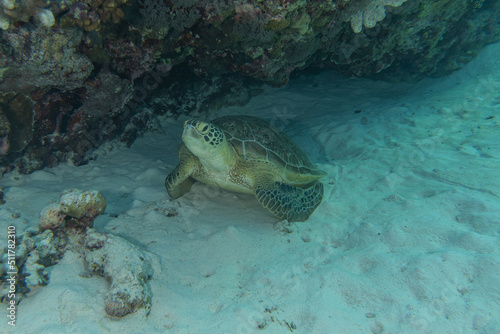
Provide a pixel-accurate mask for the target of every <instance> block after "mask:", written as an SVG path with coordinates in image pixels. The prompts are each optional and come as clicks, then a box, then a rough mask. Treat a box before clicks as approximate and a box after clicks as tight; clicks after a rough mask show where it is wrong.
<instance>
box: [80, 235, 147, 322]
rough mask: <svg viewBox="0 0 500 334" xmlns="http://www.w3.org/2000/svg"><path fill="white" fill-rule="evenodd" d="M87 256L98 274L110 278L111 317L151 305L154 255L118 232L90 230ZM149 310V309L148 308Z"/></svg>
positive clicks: (108, 308) (108, 310) (108, 303)
mask: <svg viewBox="0 0 500 334" xmlns="http://www.w3.org/2000/svg"><path fill="white" fill-rule="evenodd" d="M85 246H86V247H87V249H89V251H88V252H87V254H86V256H85V261H86V262H87V263H88V267H89V268H90V270H91V271H92V272H94V273H97V274H99V275H102V276H104V277H106V278H107V279H109V280H110V282H111V287H110V291H109V293H108V294H107V295H106V297H105V307H104V310H105V311H106V313H107V314H108V315H110V316H114V317H123V316H125V315H127V314H129V313H132V312H135V311H136V310H137V309H138V308H145V309H146V310H147V311H148V310H149V309H150V308H151V298H152V294H151V290H150V289H149V287H148V285H147V281H148V280H149V279H150V278H151V276H152V274H153V269H152V267H151V261H152V259H151V257H150V255H149V254H148V253H147V252H145V251H142V250H141V249H139V248H138V247H137V246H135V245H133V244H131V243H130V242H128V241H127V240H125V239H123V238H120V237H118V236H115V235H104V234H100V233H97V232H95V231H94V230H92V229H89V230H88V231H87V234H86V236H85ZM148 313H149V311H148Z"/></svg>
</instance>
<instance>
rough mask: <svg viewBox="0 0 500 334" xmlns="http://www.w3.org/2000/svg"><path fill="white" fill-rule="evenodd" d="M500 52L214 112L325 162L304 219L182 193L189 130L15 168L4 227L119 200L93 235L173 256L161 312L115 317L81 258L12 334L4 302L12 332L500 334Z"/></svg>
mask: <svg viewBox="0 0 500 334" xmlns="http://www.w3.org/2000/svg"><path fill="white" fill-rule="evenodd" d="M498 54H500V44H497V45H494V46H490V47H488V48H487V49H485V50H484V52H483V53H482V54H481V55H480V57H479V58H478V59H476V60H475V61H474V62H473V63H471V64H469V65H468V66H467V67H466V68H465V69H464V70H462V71H460V72H457V73H455V74H453V75H451V76H449V77H447V78H441V79H433V80H425V81H423V82H420V83H418V84H416V85H413V84H404V85H402V84H399V85H396V84H388V83H383V82H373V81H369V80H357V79H356V80H355V79H345V78H342V77H339V76H337V75H334V74H332V73H330V72H329V73H324V74H321V75H318V76H309V77H303V78H300V79H295V80H293V81H292V82H291V83H290V84H289V85H288V86H286V87H284V88H281V89H271V88H268V89H267V90H266V91H265V93H264V94H263V95H260V96H258V97H256V98H254V99H253V100H252V101H251V102H250V103H249V104H248V105H247V106H245V107H239V108H227V109H224V110H222V111H220V112H219V113H218V115H213V116H214V117H215V116H221V115H225V114H253V115H256V116H262V117H266V118H268V119H271V121H272V122H273V123H274V125H276V126H278V127H281V128H282V129H283V130H284V131H285V132H287V133H288V134H289V135H290V136H291V137H292V138H293V139H295V140H296V141H298V142H300V143H301V146H302V147H304V148H305V149H306V150H307V151H308V152H309V153H310V155H311V157H312V159H313V160H314V161H317V162H319V163H321V164H323V168H324V169H325V170H327V171H328V172H329V176H328V177H326V178H325V179H324V182H325V185H327V187H326V190H325V198H324V202H323V203H322V205H321V206H320V207H319V208H318V210H317V211H316V212H315V213H314V215H313V216H312V217H311V218H310V219H309V220H308V221H307V222H305V223H297V224H291V225H290V226H288V227H286V226H284V225H283V224H278V223H277V219H275V218H274V217H272V216H271V215H269V214H268V213H267V212H266V211H265V210H264V209H262V208H261V206H260V205H259V204H258V203H257V202H256V200H255V199H254V198H252V197H251V196H245V195H239V194H234V193H230V192H227V191H223V190H214V189H212V188H209V187H207V186H204V185H199V184H195V185H194V186H193V188H192V190H191V192H190V193H188V194H187V195H186V196H184V197H183V198H181V199H179V200H176V201H172V200H170V199H169V198H168V195H167V194H166V191H165V189H164V178H165V176H166V175H167V174H168V172H169V171H170V170H171V169H172V168H173V167H175V165H176V164H177V157H176V147H177V145H178V143H180V133H181V128H182V122H183V121H184V119H179V120H178V121H173V120H170V121H169V122H166V123H165V124H162V126H163V130H164V133H161V134H148V135H146V136H144V138H142V139H139V140H137V141H136V142H135V143H134V144H133V146H132V147H131V148H130V149H126V148H116V149H114V150H111V151H108V152H107V154H105V155H104V154H103V153H105V152H106V150H105V149H100V151H101V155H100V156H99V157H98V159H97V160H95V161H92V162H90V163H89V164H88V165H85V166H80V167H73V166H70V165H67V164H62V165H60V166H58V167H56V168H52V169H46V170H43V171H38V172H35V173H33V174H32V175H18V174H16V173H10V174H7V175H5V176H4V178H3V179H1V180H0V182H1V184H2V185H3V186H4V187H5V191H6V194H5V199H6V201H7V203H6V204H4V205H2V206H0V219H1V220H2V226H5V224H14V225H16V226H17V228H18V230H24V229H25V228H27V227H28V226H36V225H37V223H38V214H39V213H40V211H41V210H42V209H43V208H44V207H46V206H47V205H48V204H49V203H51V202H54V201H57V200H58V198H59V195H60V193H61V192H62V191H63V190H65V189H68V188H72V187H78V188H79V189H82V190H88V189H97V190H100V191H101V192H102V194H103V195H104V196H105V198H106V200H107V201H108V207H107V209H106V212H107V214H105V215H103V216H101V217H99V218H98V219H97V220H96V222H95V227H96V229H97V230H98V231H99V232H105V233H113V234H117V235H119V236H122V237H124V238H126V239H128V240H129V241H131V242H133V243H134V244H136V245H139V246H141V247H143V248H145V249H147V250H148V251H150V252H152V253H154V254H156V255H157V257H158V259H159V262H157V263H155V264H154V265H153V266H154V270H155V273H154V277H153V279H152V280H151V281H149V284H150V287H151V289H152V292H153V302H152V308H151V313H150V314H149V316H147V317H146V316H145V315H144V313H143V312H137V313H135V314H132V315H128V316H126V317H124V318H123V319H121V320H114V319H111V318H109V317H106V316H105V313H104V304H103V299H104V295H105V293H106V291H107V289H108V287H109V284H108V283H107V282H106V280H105V279H104V278H101V277H98V276H93V277H92V278H83V277H80V276H79V275H78V274H79V273H81V272H82V271H83V267H82V262H81V259H80V258H79V257H78V256H77V254H76V253H73V252H67V253H66V255H65V257H64V258H63V259H62V260H61V261H60V263H59V264H57V265H55V266H53V267H50V268H49V272H50V275H51V276H50V283H49V284H48V285H47V286H45V287H43V288H42V289H39V290H37V291H34V292H33V293H32V296H30V297H29V298H26V299H24V300H23V301H22V302H21V303H20V305H19V309H18V319H17V326H16V328H15V330H14V329H13V328H11V327H10V326H8V325H7V320H6V316H5V315H6V310H5V307H4V306H5V304H3V305H2V308H1V311H0V319H1V321H0V332H1V333H5V332H7V333H9V332H12V333H14V332H15V333H51V334H52V333H70V332H71V333H118V332H120V333H162V332H167V333H257V332H258V333H261V332H262V333H290V332H291V330H290V329H289V327H288V326H290V327H296V329H295V330H294V333H382V332H383V333H500V322H499V319H500V305H499V303H500V254H499V245H500V242H499V223H500V159H499V158H500V145H499V142H500V127H499V120H500V119H499V117H500V116H499V111H500V60H499V58H498ZM356 110H361V112H359V113H355V111H356ZM490 116H495V117H494V118H491V119H488V118H489V117H490ZM169 208H174V209H175V210H176V211H177V212H178V215H177V216H175V217H167V214H168V210H167V209H169ZM12 213H19V215H20V218H16V219H14V218H11V215H12ZM115 215H117V217H114V216H115ZM2 228H3V229H6V227H2ZM286 229H288V230H289V231H290V232H291V233H287V232H285V230H286ZM1 235H2V240H0V246H2V247H4V246H5V244H6V238H5V237H4V236H5V233H4V231H2V233H1ZM259 325H260V326H262V327H264V328H263V329H259V328H258V326H259ZM167 330H168V331H167Z"/></svg>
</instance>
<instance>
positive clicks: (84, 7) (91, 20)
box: [60, 0, 130, 31]
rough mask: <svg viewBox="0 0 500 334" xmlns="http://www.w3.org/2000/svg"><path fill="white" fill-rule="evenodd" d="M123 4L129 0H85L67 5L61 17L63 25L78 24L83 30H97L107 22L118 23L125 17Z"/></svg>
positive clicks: (128, 2)
mask: <svg viewBox="0 0 500 334" xmlns="http://www.w3.org/2000/svg"><path fill="white" fill-rule="evenodd" d="M124 6H130V1H129V0H86V1H75V2H73V3H72V4H70V5H69V10H68V12H67V13H66V14H65V15H64V16H63V17H62V18H61V20H60V24H61V26H63V27H70V26H78V27H80V28H83V29H84V30H85V31H99V30H101V29H102V28H103V25H104V24H106V23H109V22H112V23H114V24H117V23H119V22H120V21H121V20H123V19H124V18H125V12H124V11H123V7H124Z"/></svg>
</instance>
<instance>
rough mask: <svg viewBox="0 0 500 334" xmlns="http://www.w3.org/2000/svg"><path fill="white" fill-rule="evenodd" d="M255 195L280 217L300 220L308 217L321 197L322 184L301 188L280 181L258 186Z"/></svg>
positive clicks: (295, 220) (290, 220)
mask: <svg viewBox="0 0 500 334" xmlns="http://www.w3.org/2000/svg"><path fill="white" fill-rule="evenodd" d="M255 196H256V197H257V200H258V201H259V203H260V204H262V205H263V206H264V207H265V208H267V209H268V210H269V211H270V212H271V213H273V214H274V215H275V216H277V217H278V218H280V219H287V220H288V221H289V222H302V221H305V220H307V219H308V218H309V216H310V215H311V214H312V213H313V212H314V210H315V209H316V208H317V207H318V205H319V204H320V203H321V200H322V199H323V184H322V183H320V182H318V183H316V184H314V185H313V186H311V187H310V188H307V189H303V188H299V187H294V186H290V185H287V184H284V183H280V182H274V183H272V184H270V185H268V186H258V187H257V189H256V190H255Z"/></svg>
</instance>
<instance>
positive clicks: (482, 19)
mask: <svg viewBox="0 0 500 334" xmlns="http://www.w3.org/2000/svg"><path fill="white" fill-rule="evenodd" d="M47 11H48V13H51V15H52V16H53V17H55V23H54V25H53V26H52V27H47V25H50V24H45V26H44V24H40V23H43V22H42V21H43V20H38V21H39V24H33V22H34V21H37V19H36V18H37V15H35V14H34V13H41V12H43V13H46V14H47V15H49V14H48V13H47ZM6 13H8V14H6ZM9 15H10V16H9ZM499 15H500V2H498V1H482V0H458V1H451V0H412V1H405V0H328V1H305V0H292V1H288V0H287V1H284V0H280V1H256V0H235V1H227V0H211V1H195V0H168V1H165V0H137V1H133V0H61V1H57V2H53V1H50V2H47V3H46V2H45V1H41V0H2V1H0V25H4V26H6V25H8V29H6V30H2V31H1V32H2V33H1V34H0V40H1V43H0V95H3V94H5V93H7V92H12V93H14V94H22V96H25V97H26V98H29V99H31V100H32V101H33V103H34V124H33V126H32V136H31V139H30V140H29V139H27V140H24V142H26V143H28V144H27V145H23V144H21V145H17V147H18V148H13V145H14V144H13V136H14V135H13V133H14V130H13V128H14V127H18V126H19V124H18V122H17V121H12V120H10V119H8V115H6V114H5V111H4V110H2V111H0V120H2V122H1V125H0V173H3V172H5V171H6V170H11V169H13V168H17V169H18V171H19V172H20V173H30V172H32V171H34V170H36V169H39V168H42V167H44V166H53V165H55V164H57V163H58V162H59V161H66V160H71V161H72V162H73V163H74V164H76V165H80V164H83V163H86V162H87V161H88V159H90V158H91V156H90V154H91V151H92V150H93V149H94V148H96V147H97V146H99V145H100V144H101V143H103V142H106V141H108V140H110V139H113V138H121V139H122V140H123V141H124V142H126V143H127V144H131V143H132V142H133V140H134V139H135V138H136V137H137V135H139V134H140V132H141V129H140V127H141V124H143V125H144V126H147V124H151V122H152V121H151V120H152V119H154V116H155V114H161V115H173V116H176V115H178V114H179V113H180V110H182V111H185V112H188V113H192V112H202V113H203V112H207V110H205V111H203V110H202V109H203V108H205V107H206V106H207V105H209V108H212V107H213V108H215V107H216V106H220V101H222V100H226V101H229V100H232V98H228V99H222V98H218V97H216V96H217V95H218V93H215V92H214V90H213V89H211V88H210V89H205V90H202V91H201V93H199V92H196V93H194V94H193V93H192V91H191V90H190V89H191V88H189V86H192V89H200V88H201V87H207V86H206V85H207V84H200V82H202V81H204V82H205V83H209V82H210V81H211V80H213V81H214V82H218V81H219V80H220V78H223V77H224V78H229V77H231V75H232V74H234V76H232V78H233V79H234V80H233V83H237V82H240V83H241V82H242V81H241V80H240V78H239V75H243V76H245V77H247V78H252V79H256V80H257V81H259V82H266V83H269V84H271V85H274V86H281V85H284V84H286V83H287V82H288V80H289V78H290V76H291V75H292V74H293V73H294V72H297V71H299V70H303V69H307V68H311V69H326V68H331V69H334V70H336V71H338V72H340V73H343V74H345V75H347V76H357V77H370V78H376V79H386V80H395V81H400V80H418V79H421V78H423V77H425V76H438V75H443V74H447V73H449V72H451V71H454V70H456V69H458V68H460V67H462V66H463V65H464V64H465V63H466V62H467V61H469V60H470V59H472V58H473V57H474V56H475V54H477V52H479V50H480V49H481V48H482V47H483V46H484V45H485V44H487V43H492V42H495V41H498V40H500V24H499V21H498V16H499ZM6 18H7V19H6ZM2 20H3V21H2ZM6 20H7V21H8V22H7V21H6ZM27 21H29V22H27ZM6 22H7V23H6ZM45 22H50V20H49V19H46V20H45ZM35 23H36V22H35ZM161 67H165V68H168V71H161V70H158V69H160V68H161ZM166 72H170V73H171V74H173V73H177V74H179V73H181V72H182V73H181V75H170V76H169V77H168V78H167V75H166ZM195 76H196V77H197V78H196V79H193V78H194V77H195ZM184 78H189V80H191V81H192V82H191V83H186V82H187V81H188V80H186V79H184ZM216 86H218V85H217V84H216ZM223 86H224V85H220V86H218V87H223ZM186 87H187V88H188V89H187V90H186V91H181V89H184V88H186ZM197 87H198V88H197ZM215 90H217V89H215ZM174 91H176V92H179V91H180V94H177V95H176V94H173V92H174ZM222 91H229V94H232V95H233V96H234V95H239V96H240V97H243V95H244V94H245V88H242V86H235V87H233V88H232V89H229V90H228V89H226V88H221V89H220V90H219V92H222ZM162 93H166V95H168V96H169V97H170V98H171V101H168V100H167V99H166V98H165V97H161V98H156V97H157V96H159V95H157V94H162ZM181 96H182V97H184V98H186V100H185V101H182V98H181ZM212 100H213V101H215V100H217V101H219V102H214V103H212V102H211V101H212ZM244 100H245V99H242V101H244ZM144 103H149V106H151V107H152V108H147V106H145V105H144ZM4 107H5V104H4V105H3V106H2V108H4ZM178 107H181V109H179V108H178ZM162 108H163V109H162ZM151 109H152V110H153V113H152V112H151ZM25 124H26V123H25ZM26 129H27V128H26ZM28 132H29V131H27V132H26V133H28ZM26 138H28V137H26Z"/></svg>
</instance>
